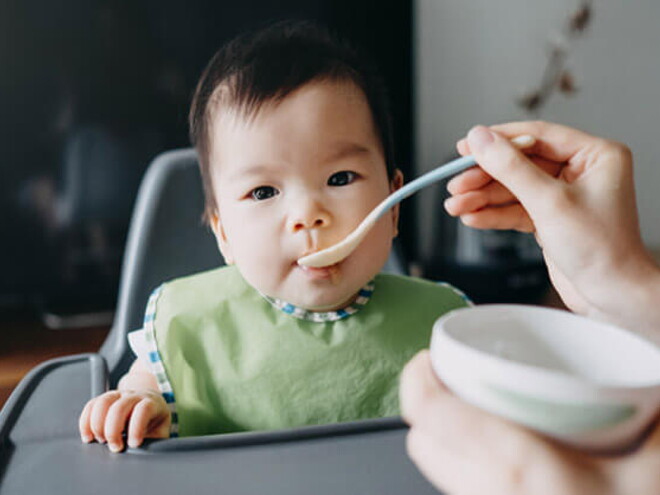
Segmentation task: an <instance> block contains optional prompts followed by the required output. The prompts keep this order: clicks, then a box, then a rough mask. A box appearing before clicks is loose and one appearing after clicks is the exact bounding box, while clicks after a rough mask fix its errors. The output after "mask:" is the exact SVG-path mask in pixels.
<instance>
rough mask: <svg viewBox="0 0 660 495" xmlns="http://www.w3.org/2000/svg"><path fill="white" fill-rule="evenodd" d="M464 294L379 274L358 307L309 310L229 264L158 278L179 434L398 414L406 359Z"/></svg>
mask: <svg viewBox="0 0 660 495" xmlns="http://www.w3.org/2000/svg"><path fill="white" fill-rule="evenodd" d="M466 305H467V302H466V301H465V299H464V298H463V297H462V296H461V295H460V294H459V293H457V292H456V291H454V290H453V289H451V288H449V287H447V286H443V285H439V284H435V283H433V282H428V281H425V280H421V279H415V278H410V277H401V276H395V275H386V274H380V275H378V276H377V277H376V279H375V289H374V292H373V294H372V296H371V299H370V300H369V301H368V302H367V303H366V305H365V306H364V307H362V308H361V309H360V310H359V311H357V312H356V313H355V314H352V315H350V316H348V317H346V318H343V319H340V320H338V321H327V322H314V321H308V320H304V319H299V318H296V317H295V316H292V315H290V314H287V313H285V312H284V311H282V310H281V309H279V308H276V307H274V306H273V305H272V304H271V303H270V302H269V301H267V300H266V299H265V298H264V297H263V296H262V295H261V294H259V292H257V291H256V290H255V289H253V288H252V287H251V286H249V285H248V284H247V283H246V282H245V280H244V279H243V277H242V276H241V275H240V273H239V271H238V270H237V269H236V268H235V267H223V268H219V269H216V270H212V271H209V272H204V273H201V274H198V275H193V276H190V277H186V278H182V279H178V280H175V281H173V282H169V283H166V284H164V285H163V287H162V290H161V291H160V294H159V296H158V298H157V300H156V306H155V319H154V320H153V325H154V336H155V340H156V345H157V349H158V352H159V354H160V358H161V359H162V364H163V367H164V369H165V373H166V375H167V379H168V380H169V382H170V385H171V387H172V392H173V394H174V399H175V409H176V414H177V417H178V427H179V435H181V436H190V435H206V434H213V433H226V432H236V431H249V430H272V429H280V428H290V427H297V426H303V425H314V424H324V423H334V422H341V421H352V420H357V419H366V418H375V417H385V416H394V415H397V414H398V413H399V401H398V380H399V374H400V372H401V370H402V369H403V367H404V365H405V363H406V362H407V361H408V360H409V359H410V358H411V357H412V356H413V355H414V354H415V353H416V352H417V351H419V350H420V349H423V348H425V347H427V346H428V343H429V339H430V335H431V327H432V325H433V322H434V321H435V320H436V319H437V318H438V317H439V316H440V315H442V314H443V313H445V312H447V311H449V310H451V309H454V308H458V307H463V306H466Z"/></svg>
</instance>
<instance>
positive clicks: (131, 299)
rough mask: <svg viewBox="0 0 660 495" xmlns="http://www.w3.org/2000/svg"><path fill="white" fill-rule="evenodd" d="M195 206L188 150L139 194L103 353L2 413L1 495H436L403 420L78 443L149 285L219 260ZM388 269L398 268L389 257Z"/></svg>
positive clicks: (49, 378) (60, 370) (33, 388)
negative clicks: (115, 447)
mask: <svg viewBox="0 0 660 495" xmlns="http://www.w3.org/2000/svg"><path fill="white" fill-rule="evenodd" d="M202 210H203V194H202V188H201V181H200V176H199V171H198V167H197V157H196V155H195V152H194V151H193V150H191V149H184V150H176V151H171V152H167V153H164V154H162V155H160V156H159V157H157V158H156V159H155V160H154V162H153V163H152V164H151V165H150V167H149V169H148V171H147V173H146V175H145V178H144V180H143V182H142V185H141V187H140V191H139V193H138V198H137V202H136V206H135V211H134V214H133V219H132V222H131V228H130V232H129V236H128V243H127V247H126V253H125V257H124V266H123V269H122V277H121V285H120V290H119V302H118V307H117V314H116V318H115V323H114V325H113V328H112V329H111V331H110V334H109V335H108V338H107V340H106V341H105V343H104V344H103V346H102V347H101V350H100V351H99V353H98V354H79V355H74V356H69V357H65V358H58V359H54V360H51V361H47V362H45V363H43V364H41V365H40V366H38V367H36V368H35V369H33V370H32V371H31V372H30V373H29V374H28V375H27V376H26V377H25V378H24V379H23V380H22V381H21V383H20V384H19V385H18V387H17V388H16V390H15V391H14V393H12V395H11V397H10V398H9V400H8V401H7V403H6V404H5V406H4V408H3V409H2V411H0V442H1V443H0V495H4V494H28V493H29V494H38V493H49V494H53V493H67V494H83V493H95V494H98V495H103V494H105V493H108V494H111V493H112V494H115V493H117V492H119V493H134V492H137V491H139V492H140V493H143V494H147V493H154V494H159V495H160V494H167V493H173V494H174V493H176V494H179V493H187V492H194V493H213V494H217V493H232V494H233V493H236V494H257V493H268V494H280V493H281V494H287V495H288V494H309V493H314V494H319V495H321V494H325V493H328V494H336V493H360V494H369V493H373V494H379V495H382V494H389V493H392V494H395V493H396V494H400V493H419V494H425V493H428V494H437V492H436V491H435V490H434V489H433V488H432V487H431V485H430V484H429V483H428V482H427V481H426V480H425V479H424V478H423V477H422V476H421V475H420V474H419V473H418V471H417V470H416V468H415V467H414V466H413V465H412V463H411V462H410V460H409V459H408V458H407V456H406V453H405V434H406V431H407V430H406V428H405V425H404V424H403V423H402V422H401V420H400V419H399V418H383V419H375V420H365V421H355V422H349V423H339V424H332V425H320V426H311V427H303V428H295V429H290V430H280V431H268V432H251V433H232V434H225V435H212V436H205V437H194V438H177V439H168V440H157V441H147V442H145V445H144V446H142V447H140V448H139V449H129V450H128V452H126V453H124V454H111V453H110V452H109V451H108V449H107V447H106V446H105V445H98V444H89V445H86V444H83V443H82V442H81V441H80V437H79V434H78V425H77V421H78V416H79V414H80V411H81V410H82V407H83V405H84V404H85V402H86V401H87V400H89V399H90V398H91V397H94V396H96V395H98V394H100V393H102V392H103V391H105V390H106V389H107V388H108V386H112V387H114V386H115V384H116V382H117V380H118V378H119V377H120V376H121V375H122V374H123V373H125V372H126V370H127V369H128V366H129V365H130V363H131V362H132V360H133V359H134V357H133V356H132V353H131V352H130V350H129V349H128V343H127V339H126V334H127V332H128V331H130V330H133V329H137V328H140V327H141V326H142V318H143V314H144V309H145V305H146V302H147V299H148V297H149V294H150V293H151V291H152V290H153V288H155V287H157V286H158V285H159V284H160V283H162V282H163V281H166V280H169V279H172V278H175V277H179V276H183V275H188V274H191V273H195V272H197V271H201V270H206V269H209V268H212V267H217V266H219V265H220V264H222V258H221V256H220V254H219V252H218V249H217V247H216V244H215V240H214V238H213V236H212V235H211V233H210V232H209V231H208V229H207V228H206V227H204V226H203V225H202V222H201V212H202ZM385 269H386V270H387V271H390V272H394V273H404V272H405V268H404V265H403V263H402V262H401V258H400V256H399V255H398V253H397V251H396V250H395V251H393V256H391V257H390V259H389V260H388V263H387V265H386V267H385ZM439 419H440V418H439Z"/></svg>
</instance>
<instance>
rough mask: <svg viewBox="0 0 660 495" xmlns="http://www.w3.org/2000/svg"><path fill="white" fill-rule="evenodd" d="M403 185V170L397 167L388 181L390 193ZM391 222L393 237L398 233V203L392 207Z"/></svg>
mask: <svg viewBox="0 0 660 495" xmlns="http://www.w3.org/2000/svg"><path fill="white" fill-rule="evenodd" d="M402 186H403V172H401V170H399V169H398V168H397V169H396V170H395V171H394V176H393V177H392V180H391V181H390V194H392V193H393V192H394V191H396V190H397V189H401V187H402ZM392 224H393V226H394V237H396V236H397V235H399V204H398V203H397V204H396V205H395V206H393V207H392Z"/></svg>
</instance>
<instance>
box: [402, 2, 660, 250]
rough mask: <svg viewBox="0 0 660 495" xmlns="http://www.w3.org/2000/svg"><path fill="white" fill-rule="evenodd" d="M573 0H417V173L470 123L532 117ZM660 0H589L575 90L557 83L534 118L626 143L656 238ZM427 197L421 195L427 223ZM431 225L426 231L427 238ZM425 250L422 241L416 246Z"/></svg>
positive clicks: (659, 228)
mask: <svg viewBox="0 0 660 495" xmlns="http://www.w3.org/2000/svg"><path fill="white" fill-rule="evenodd" d="M577 6H578V1H577V0H547V1H530V0H498V1H493V0H416V6H415V8H416V14H415V23H416V27H415V36H416V40H415V43H416V49H415V63H416V79H417V82H416V106H417V110H416V111H417V120H416V123H415V124H416V127H417V143H416V153H417V163H416V169H417V171H418V173H421V172H422V171H424V170H427V169H429V168H431V167H433V166H434V165H437V164H439V163H440V162H442V161H443V160H444V159H445V158H447V156H448V155H450V154H451V152H452V151H453V149H454V143H455V142H456V140H457V139H458V138H460V137H463V136H464V135H465V133H466V132H467V130H469V128H470V127H471V126H472V125H475V124H493V123H497V122H503V121H508V120H518V119H528V118H530V116H529V114H526V113H525V112H524V111H522V109H520V108H519V107H518V106H517V105H516V99H517V98H518V97H519V96H521V95H522V94H524V93H525V92H526V91H527V90H529V89H532V88H534V87H535V86H536V85H537V84H538V82H539V78H540V76H541V72H542V70H543V68H544V67H545V63H546V60H547V58H546V55H547V53H548V50H549V49H550V45H551V41H552V39H553V36H554V37H556V35H557V33H559V32H560V30H561V28H562V27H563V26H564V24H565V21H566V18H567V16H568V15H569V14H570V13H571V12H573V11H574V10H575V9H576V7H577ZM659 25H660V1H657V0H595V2H594V17H593V19H592V22H591V25H590V28H589V30H588V32H587V33H586V34H585V35H584V36H583V37H582V38H581V39H580V40H578V41H577V43H575V44H574V45H573V46H572V49H571V55H570V56H569V59H568V60H567V67H568V68H569V69H571V71H572V72H573V74H574V76H575V78H576V82H577V85H578V86H579V87H580V88H581V89H580V92H579V93H578V94H576V95H575V96H573V97H565V96H563V95H561V94H558V93H555V94H554V95H553V96H552V97H551V98H550V100H549V101H548V103H547V104H546V106H545V107H544V108H543V109H542V110H541V113H540V114H539V116H538V117H539V118H542V119H544V120H551V121H556V122H561V123H565V124H568V125H572V126H575V127H578V128H582V129H584V130H586V131H588V132H591V133H593V134H598V135H602V136H606V137H609V138H612V139H616V140H618V141H623V142H625V143H627V144H628V145H629V146H630V147H631V148H632V150H633V153H634V156H635V164H636V170H635V181H636V185H637V190H638V195H637V201H638V205H639V210H640V216H641V223H642V234H643V236H644V239H645V241H646V243H647V244H648V245H649V246H651V247H653V248H655V249H657V248H658V247H660V195H658V194H657V191H658V189H660V28H659ZM432 208H433V201H432V198H431V197H430V194H426V195H424V196H422V198H421V201H420V209H421V211H420V214H421V215H420V228H421V229H422V231H424V230H426V229H429V228H431V224H432V222H431V217H432V215H433V212H432V211H431V210H432ZM427 237H428V234H426V235H425V236H424V237H423V239H424V240H425V241H428V239H427ZM422 248H423V252H425V253H428V249H429V246H428V242H426V243H425V244H423V246H422Z"/></svg>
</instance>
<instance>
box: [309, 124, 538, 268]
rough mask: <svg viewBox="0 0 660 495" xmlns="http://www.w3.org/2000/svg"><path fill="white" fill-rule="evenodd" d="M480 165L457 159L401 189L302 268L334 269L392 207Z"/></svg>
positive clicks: (526, 139)
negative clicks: (422, 190) (328, 267)
mask: <svg viewBox="0 0 660 495" xmlns="http://www.w3.org/2000/svg"><path fill="white" fill-rule="evenodd" d="M535 141H536V140H535V139H534V137H533V136H529V135H523V136H518V137H515V138H513V139H512V140H511V142H512V143H513V144H514V145H515V146H516V147H517V148H519V149H524V148H529V147H530V146H532V145H533V144H534V142H535ZM474 165H476V161H475V159H474V157H473V156H472V155H468V156H464V157H462V158H457V159H456V160H453V161H451V162H449V163H446V164H444V165H441V166H440V167H437V168H435V169H433V170H431V171H430V172H427V173H425V174H424V175H422V176H420V177H418V178H417V179H415V180H413V181H412V182H410V183H408V184H406V185H405V186H403V187H402V188H401V189H398V190H397V191H394V192H393V193H392V194H390V195H389V196H388V197H387V198H385V199H384V200H383V201H381V203H380V204H379V205H378V206H376V207H375V208H374V209H373V210H371V213H369V215H367V216H366V217H365V219H364V220H362V223H360V225H358V227H357V228H356V229H355V230H354V231H353V232H351V233H350V234H349V235H347V236H346V237H345V238H344V240H343V241H340V242H338V243H337V244H335V245H333V246H330V247H327V248H325V249H322V250H321V251H317V252H316V253H312V254H309V255H307V256H303V257H302V258H300V259H299V260H298V264H299V265H302V266H309V267H313V268H319V267H323V266H329V265H334V264H335V263H338V262H340V261H341V260H343V259H344V258H346V257H347V256H348V255H349V254H351V253H352V252H353V250H354V249H355V248H356V247H357V246H358V245H359V244H360V241H362V239H363V238H364V237H365V236H366V235H367V233H368V232H369V230H371V227H373V226H374V224H375V223H376V221H377V220H378V219H379V218H380V217H382V216H383V215H384V214H385V213H386V212H387V211H388V210H389V209H390V208H392V206H394V205H396V204H397V203H399V202H401V201H402V200H404V199H405V198H407V197H408V196H411V195H412V194H414V193H416V192H417V191H419V190H420V189H423V188H424V187H426V186H428V185H430V184H433V183H434V182H437V181H439V180H442V179H444V178H446V177H449V176H451V175H454V174H457V173H459V172H462V171H463V170H466V169H468V168H470V167H472V166H474Z"/></svg>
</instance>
